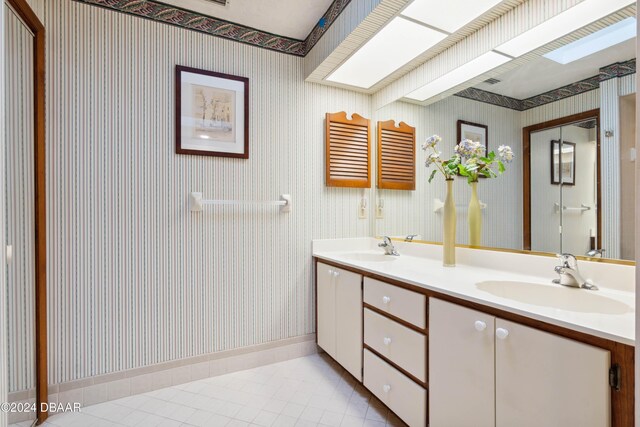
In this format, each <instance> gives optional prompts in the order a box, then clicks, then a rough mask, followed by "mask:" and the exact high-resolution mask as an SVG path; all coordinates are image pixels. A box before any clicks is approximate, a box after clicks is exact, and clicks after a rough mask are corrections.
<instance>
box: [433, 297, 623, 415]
mask: <svg viewBox="0 0 640 427" xmlns="http://www.w3.org/2000/svg"><path fill="white" fill-rule="evenodd" d="M610 365H611V364H610V353H609V351H607V350H604V349H601V348H596V347H593V346H590V345H587V344H583V343H580V342H577V341H574V340H570V339H567V338H563V337H560V336H557V335H553V334H550V333H548V332H543V331H540V330H537V329H533V328H530V327H527V326H523V325H520V324H518V323H514V322H510V321H507V320H503V319H500V318H496V317H493V316H490V315H487V314H485V313H482V312H479V311H475V310H471V309H468V308H464V307H461V306H458V305H455V304H451V303H448V302H444V301H441V300H438V299H435V298H430V299H429V408H430V426H431V427H440V426H444V427H448V426H453V425H455V426H458V427H464V426H473V427H477V426H496V427H512V426H518V427H528V426H532V427H533V426H546V427H554V426H558V427H560V426H581V427H589V426H593V427H606V426H609V425H611V400H610V399H611V388H610V387H609V382H608V375H609V367H610Z"/></svg>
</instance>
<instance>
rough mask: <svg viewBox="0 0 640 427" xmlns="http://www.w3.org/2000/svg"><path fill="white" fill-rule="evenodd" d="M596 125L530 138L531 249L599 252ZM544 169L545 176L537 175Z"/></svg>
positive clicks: (590, 123)
mask: <svg viewBox="0 0 640 427" xmlns="http://www.w3.org/2000/svg"><path fill="white" fill-rule="evenodd" d="M596 123H597V122H596V119H591V120H586V121H582V122H579V123H574V124H569V125H566V126H559V127H552V128H548V129H542V130H538V131H536V132H532V133H531V135H530V150H531V151H530V153H531V154H530V155H531V157H530V162H531V171H532V173H531V246H530V248H531V250H533V251H538V252H556V253H560V252H569V253H572V254H581V255H584V254H587V253H588V252H589V251H592V250H599V249H601V247H600V243H601V242H600V234H601V231H600V224H601V222H600V221H599V218H600V215H599V210H598V204H599V203H598V200H599V199H600V187H599V185H598V170H599V169H598V167H599V166H598V163H599V157H598V140H597V124H596ZM560 153H562V154H560ZM545 168H549V169H550V170H549V174H548V175H547V174H545V173H540V172H543V171H544V169H545ZM558 236H560V238H558Z"/></svg>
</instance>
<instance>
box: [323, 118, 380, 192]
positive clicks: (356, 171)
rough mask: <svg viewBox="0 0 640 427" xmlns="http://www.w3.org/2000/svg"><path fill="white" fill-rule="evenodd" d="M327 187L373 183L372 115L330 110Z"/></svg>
mask: <svg viewBox="0 0 640 427" xmlns="http://www.w3.org/2000/svg"><path fill="white" fill-rule="evenodd" d="M325 145H326V160H325V161H326V181H327V187H354V188H370V187H371V158H370V154H369V153H370V151H371V150H370V148H371V126H370V121H369V119H365V118H364V117H361V116H359V115H358V114H353V117H352V118H351V120H349V119H347V113H346V112H344V111H342V112H340V113H327V118H326V135H325Z"/></svg>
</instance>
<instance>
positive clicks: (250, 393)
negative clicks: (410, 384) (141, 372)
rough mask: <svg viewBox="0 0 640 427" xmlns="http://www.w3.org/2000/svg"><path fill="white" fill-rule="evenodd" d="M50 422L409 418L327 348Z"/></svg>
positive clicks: (312, 422)
mask: <svg viewBox="0 0 640 427" xmlns="http://www.w3.org/2000/svg"><path fill="white" fill-rule="evenodd" d="M29 425H30V424H29V423H20V424H14V425H12V427H18V426H19V427H28V426H29ZM44 425H46V426H48V427H54V426H55V427H76V426H77V427H93V426H95V427H103V426H140V427H154V426H167V427H169V426H203V427H217V426H229V427H236V426H249V425H252V426H263V427H272V426H349V427H351V426H370V427H384V426H405V424H404V423H403V422H402V421H400V420H399V419H398V418H397V417H396V416H395V415H394V414H392V413H390V412H389V411H388V410H387V409H386V408H385V407H384V406H383V405H382V404H381V403H380V401H378V400H377V399H376V398H375V397H372V395H371V393H369V392H368V391H367V390H366V389H364V388H363V387H362V385H360V384H358V383H356V382H355V380H353V379H352V378H351V377H350V376H349V375H348V374H346V372H345V371H344V370H343V369H342V368H341V367H340V366H339V365H337V364H336V363H335V362H334V361H332V360H331V359H329V358H328V357H327V356H326V355H322V354H314V355H312V356H306V357H302V358H299V359H293V360H288V361H286V362H281V363H276V364H273V365H267V366H262V367H259V368H254V369H250V370H247V371H240V372H235V373H231V374H226V375H222V376H219V377H213V378H207V379H204V380H200V381H194V382H190V383H187V384H182V385H178V386H174V387H169V388H164V389H161V390H156V391H152V392H149V393H145V394H141V395H136V396H130V397H126V398H123V399H119V400H114V401H111V402H105V403H101V404H98V405H93V406H87V407H85V408H83V409H82V412H80V413H67V414H58V415H54V416H52V417H50V418H49V420H48V421H47V422H46V423H45V424H44Z"/></svg>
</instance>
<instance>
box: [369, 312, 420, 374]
mask: <svg viewBox="0 0 640 427" xmlns="http://www.w3.org/2000/svg"><path fill="white" fill-rule="evenodd" d="M364 343H365V344H367V345H368V346H369V347H371V348H373V349H374V350H375V351H377V352H378V353H379V354H381V355H382V356H384V357H386V358H387V359H389V360H391V361H392V362H393V363H395V364H396V365H398V366H399V367H401V368H402V369H404V370H406V371H407V372H409V373H410V374H411V375H413V376H414V377H416V378H417V379H418V380H420V381H422V382H423V383H426V381H427V366H426V365H427V363H426V362H427V337H426V336H425V335H423V334H421V333H419V332H416V331H414V330H411V329H409V328H407V327H406V326H402V325H401V324H399V323H398V322H394V321H393V320H391V319H389V318H387V317H384V316H382V315H380V314H378V313H375V312H373V311H371V310H369V309H365V310H364Z"/></svg>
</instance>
